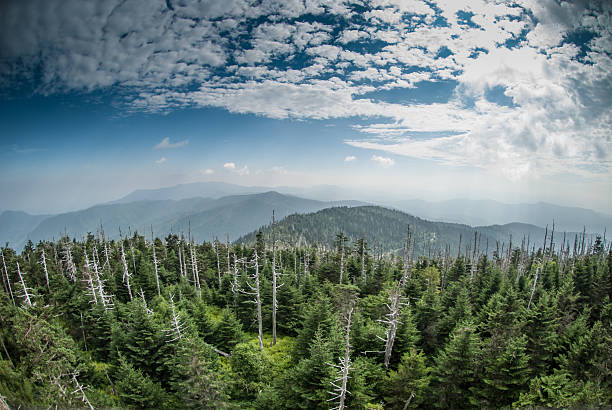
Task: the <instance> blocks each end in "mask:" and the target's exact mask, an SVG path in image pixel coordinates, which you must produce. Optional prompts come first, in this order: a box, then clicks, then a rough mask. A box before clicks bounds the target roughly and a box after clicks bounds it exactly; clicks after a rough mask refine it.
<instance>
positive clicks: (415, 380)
mask: <svg viewBox="0 0 612 410" xmlns="http://www.w3.org/2000/svg"><path fill="white" fill-rule="evenodd" d="M377 212H380V213H383V212H384V211H380V210H378V211H377ZM373 224H375V222H373ZM417 225H418V221H416V223H415V226H417ZM401 228H402V229H401V230H402V232H403V231H404V230H403V226H402V227H401ZM366 234H367V232H366ZM377 234H379V235H380V232H377ZM409 242H410V241H409ZM360 245H362V243H360V242H357V243H352V242H349V241H347V240H341V241H339V242H337V243H336V245H335V246H334V247H330V248H328V249H326V250H324V249H322V247H315V246H297V247H293V246H288V245H287V244H282V243H280V242H278V241H277V242H271V241H267V240H266V238H265V236H264V235H263V234H262V235H259V237H258V238H257V239H256V241H255V243H253V244H252V246H243V245H230V246H229V247H228V246H227V245H226V244H224V243H218V242H213V243H210V242H204V243H199V242H189V241H185V240H182V239H181V238H179V237H177V236H176V235H169V236H167V237H166V238H164V239H155V240H154V241H147V240H146V239H145V238H144V237H143V236H141V235H137V234H133V235H131V236H129V237H127V238H125V237H124V239H123V240H120V241H114V240H108V239H105V238H103V237H96V236H94V235H90V236H88V237H87V238H86V240H84V241H78V240H70V239H69V238H62V239H61V240H58V241H56V242H47V241H45V242H40V243H38V244H37V245H36V246H30V245H28V246H26V247H25V248H24V249H23V251H22V252H20V253H16V252H15V251H14V250H13V249H10V248H3V249H2V258H1V260H0V262H1V264H2V266H1V272H2V280H1V282H2V286H1V289H0V346H1V348H0V406H1V407H3V408H5V407H9V406H10V408H20V407H21V408H54V407H57V408H156V409H157V408H159V409H187V408H197V409H202V408H210V409H212V408H215V409H217V408H228V409H272V410H276V409H278V410H280V409H287V408H291V409H295V408H304V409H329V408H330V407H337V406H339V405H340V404H343V405H344V406H346V407H347V408H351V409H373V408H388V409H407V408H426V409H434V408H460V409H467V408H508V407H519V408H523V407H525V408H527V407H528V408H534V407H564V408H565V407H570V408H582V407H597V406H604V407H606V406H608V407H609V406H610V405H611V404H612V373H611V372H610V371H609V370H610V368H611V367H612V354H611V352H610V346H611V345H612V331H611V329H612V302H611V298H612V250H611V249H610V242H603V241H602V239H601V238H597V239H596V240H595V241H594V242H593V243H592V244H591V245H590V246H589V247H588V248H586V247H585V248H581V249H579V250H576V251H574V250H572V252H570V253H567V252H558V251H554V249H553V248H552V247H548V246H547V247H543V248H538V249H536V250H535V252H528V251H525V250H521V249H520V248H519V247H513V248H512V249H511V251H510V252H508V254H507V255H509V256H504V255H499V256H498V257H496V258H488V257H487V256H485V255H481V256H479V257H476V258H472V257H470V256H469V255H468V256H467V257H464V256H460V257H457V258H454V257H452V256H451V257H448V258H446V257H444V258H439V257H432V258H428V257H421V258H417V259H413V258H411V256H410V255H411V252H410V250H407V251H406V252H405V253H400V255H399V256H400V257H399V258H398V257H395V256H389V255H387V256H381V255H380V254H373V253H372V252H371V251H370V250H369V246H367V244H363V245H366V246H360ZM349 392H350V393H349Z"/></svg>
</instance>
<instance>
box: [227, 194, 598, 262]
mask: <svg viewBox="0 0 612 410" xmlns="http://www.w3.org/2000/svg"><path fill="white" fill-rule="evenodd" d="M409 225H410V229H411V231H412V238H413V241H414V253H415V255H417V256H418V255H433V254H436V253H437V252H441V253H442V254H444V253H445V252H447V247H448V246H450V250H448V252H449V253H450V254H451V255H457V253H458V252H459V241H460V240H461V253H465V252H466V247H468V248H469V249H470V250H471V251H474V233H476V235H477V238H476V247H477V251H478V252H479V253H485V252H487V250H488V253H489V255H491V254H492V253H493V251H495V250H497V246H499V251H500V252H501V250H502V249H501V247H502V246H504V249H505V250H507V249H508V246H509V244H510V241H511V240H512V242H513V246H519V247H520V246H521V245H522V242H523V239H524V241H525V242H524V244H523V246H524V248H526V247H527V241H529V247H530V248H532V247H533V246H536V248H537V247H538V246H542V242H543V241H544V237H545V234H546V230H545V229H543V228H539V227H537V226H534V225H528V224H519V223H511V224H507V225H493V226H479V227H470V226H468V225H462V224H453V223H445V222H432V221H427V220H424V219H421V218H418V217H415V216H412V215H408V214H406V213H404V212H400V211H397V210H393V209H387V208H383V207H379V206H360V207H352V208H347V207H334V208H328V209H323V210H321V211H318V212H315V213H312V214H295V215H290V216H288V217H287V218H285V219H283V220H282V221H280V222H278V223H277V224H276V226H275V232H276V233H275V234H276V237H277V238H278V240H280V241H281V242H284V243H289V244H295V243H300V242H301V243H307V244H313V243H318V244H322V245H326V246H328V247H330V246H332V245H333V244H334V242H335V240H336V235H337V234H339V233H341V232H342V233H343V234H344V235H345V236H347V237H348V239H349V241H356V240H357V239H359V238H362V237H363V238H365V240H366V242H367V243H368V244H369V246H370V247H373V246H377V248H378V250H379V251H380V250H382V251H385V252H389V251H398V250H401V249H402V248H403V246H404V240H405V237H406V232H407V229H408V226H409ZM263 231H264V233H265V236H266V237H271V235H272V230H271V227H270V226H269V225H267V226H265V227H264V228H263ZM256 233H257V232H252V233H250V234H248V235H245V236H244V237H242V238H240V239H239V240H238V241H237V242H238V243H253V242H254V240H255V235H256ZM549 235H550V231H549ZM575 235H576V234H575V233H568V234H566V245H567V244H568V243H569V241H570V240H571V241H572V246H573V241H574V239H575ZM549 238H550V236H549ZM562 238H563V233H559V232H556V240H555V242H556V246H557V248H560V247H561V246H562ZM587 238H589V239H588V240H590V239H591V238H590V236H587ZM487 244H488V248H487Z"/></svg>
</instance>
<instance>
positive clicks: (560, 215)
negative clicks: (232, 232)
mask: <svg viewBox="0 0 612 410" xmlns="http://www.w3.org/2000/svg"><path fill="white" fill-rule="evenodd" d="M272 190H273V191H277V192H279V193H281V194H284V195H295V196H299V197H302V198H310V199H314V200H318V201H335V200H338V199H354V200H359V201H363V202H367V203H375V204H377V205H381V206H385V207H393V208H396V209H398V210H400V211H404V212H407V213H409V214H411V215H416V216H419V217H421V218H424V219H429V220H432V221H439V222H451V223H462V224H467V225H470V226H488V225H504V224H508V223H513V222H520V223H526V224H531V225H536V226H539V227H541V228H544V227H546V225H549V226H552V223H553V221H554V222H555V225H556V227H557V229H558V230H559V231H578V232H581V231H582V229H583V227H584V228H586V230H587V232H592V233H593V232H595V233H596V232H603V231H604V229H608V230H612V215H606V214H602V213H600V212H596V211H593V210H590V209H586V208H578V207H568V206H559V205H555V204H550V203H546V202H538V203H531V204H528V203H523V204H506V203H502V202H498V201H493V200H473V199H450V200H444V201H426V200H421V199H408V200H404V199H399V200H398V199H392V198H389V197H387V196H385V194H384V193H382V192H381V193H379V194H377V195H373V194H372V193H371V192H370V193H369V194H364V193H359V191H357V190H355V189H348V188H343V187H337V186H332V185H318V186H314V187H286V186H284V187H275V188H269V187H261V186H250V187H249V186H242V185H235V184H228V183H225V182H195V183H190V184H181V185H175V186H172V187H166V188H160V189H148V190H137V191H134V192H132V193H130V194H128V195H126V196H125V197H123V198H121V199H118V200H117V201H113V202H111V203H127V202H132V201H136V200H165V199H173V200H181V199H186V198H194V197H202V198H221V197H223V196H228V195H244V194H255V193H262V192H267V191H272ZM395 195H401V194H395Z"/></svg>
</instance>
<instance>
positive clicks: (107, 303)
mask: <svg viewBox="0 0 612 410" xmlns="http://www.w3.org/2000/svg"><path fill="white" fill-rule="evenodd" d="M97 253H98V251H97V249H96V247H95V246H94V255H97ZM93 268H94V273H95V275H96V287H97V289H98V295H99V296H100V302H101V303H102V306H103V307H104V311H108V310H109V309H110V307H111V305H112V300H111V299H112V297H111V296H108V295H106V294H105V293H104V286H103V284H102V280H101V279H100V272H99V267H98V262H97V259H96V258H94V259H93Z"/></svg>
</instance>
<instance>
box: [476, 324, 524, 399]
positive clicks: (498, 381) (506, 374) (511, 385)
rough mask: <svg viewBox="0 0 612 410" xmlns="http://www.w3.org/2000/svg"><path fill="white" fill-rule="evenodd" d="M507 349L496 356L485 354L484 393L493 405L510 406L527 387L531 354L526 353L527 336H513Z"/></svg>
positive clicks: (508, 342) (507, 344)
mask: <svg viewBox="0 0 612 410" xmlns="http://www.w3.org/2000/svg"><path fill="white" fill-rule="evenodd" d="M505 345H506V346H505V349H504V350H503V351H502V352H501V354H499V355H496V356H490V355H485V356H484V360H485V363H484V372H483V375H482V381H483V382H484V386H483V389H482V395H483V397H484V399H485V403H487V404H488V406H491V407H497V408H499V407H505V406H510V405H511V404H512V403H513V402H514V401H516V400H517V399H518V398H519V394H520V393H521V392H522V391H525V390H526V389H527V384H528V379H529V367H528V365H529V355H527V354H526V352H525V350H526V345H527V336H525V335H522V336H520V337H514V338H511V339H509V340H508V341H507V343H505Z"/></svg>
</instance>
